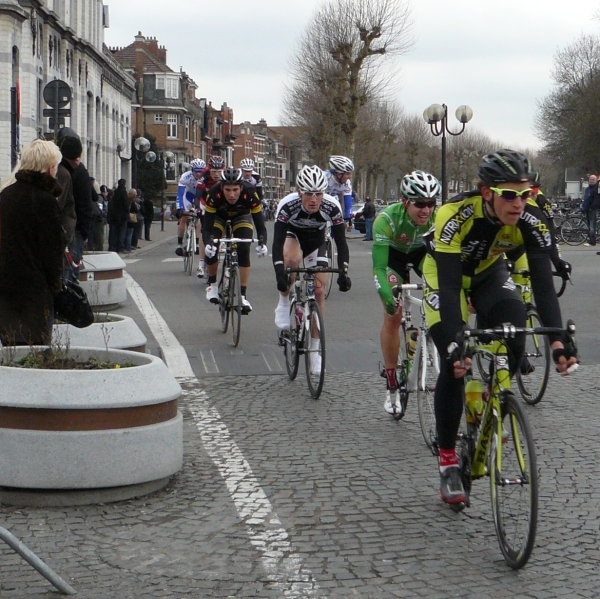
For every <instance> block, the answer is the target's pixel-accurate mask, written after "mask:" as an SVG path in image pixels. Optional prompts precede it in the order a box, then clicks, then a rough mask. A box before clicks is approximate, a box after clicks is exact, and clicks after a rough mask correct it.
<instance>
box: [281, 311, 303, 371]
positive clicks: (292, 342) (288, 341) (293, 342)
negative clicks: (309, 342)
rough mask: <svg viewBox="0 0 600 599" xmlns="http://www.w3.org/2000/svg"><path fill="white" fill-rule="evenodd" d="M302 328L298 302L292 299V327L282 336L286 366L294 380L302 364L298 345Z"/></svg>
mask: <svg viewBox="0 0 600 599" xmlns="http://www.w3.org/2000/svg"><path fill="white" fill-rule="evenodd" d="M301 330H302V329H301V328H300V326H299V325H297V324H296V302H295V301H294V300H292V302H291V303H290V329H289V331H283V332H282V336H283V340H284V346H283V351H284V353H285V367H286V370H287V373H288V376H289V377H290V381H293V380H294V379H295V378H296V375H297V374H298V365H299V364H300V353H299V352H298V345H299V342H300V339H299V336H300V334H301Z"/></svg>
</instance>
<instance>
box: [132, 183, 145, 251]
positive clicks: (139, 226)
mask: <svg viewBox="0 0 600 599" xmlns="http://www.w3.org/2000/svg"><path fill="white" fill-rule="evenodd" d="M135 192H136V197H135V204H136V206H137V208H138V211H137V222H136V223H135V226H134V227H133V237H132V239H131V246H132V248H133V249H135V250H139V249H140V245H139V243H138V241H139V240H140V239H141V238H142V235H143V234H144V211H143V208H142V202H143V200H142V192H141V190H139V189H136V190H135Z"/></svg>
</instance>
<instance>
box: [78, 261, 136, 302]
mask: <svg viewBox="0 0 600 599" xmlns="http://www.w3.org/2000/svg"><path fill="white" fill-rule="evenodd" d="M82 264H83V266H82V268H81V270H80V272H79V282H80V283H81V286H82V287H83V289H84V291H85V292H86V293H87V296H88V299H89V302H90V304H91V305H92V307H94V309H98V310H112V309H114V308H116V307H117V306H119V305H120V304H122V303H123V302H124V301H125V300H126V299H127V287H126V283H125V279H124V278H123V269H124V268H125V266H126V265H125V262H123V260H121V258H120V256H119V254H117V253H116V252H86V253H85V254H84V255H83V259H82Z"/></svg>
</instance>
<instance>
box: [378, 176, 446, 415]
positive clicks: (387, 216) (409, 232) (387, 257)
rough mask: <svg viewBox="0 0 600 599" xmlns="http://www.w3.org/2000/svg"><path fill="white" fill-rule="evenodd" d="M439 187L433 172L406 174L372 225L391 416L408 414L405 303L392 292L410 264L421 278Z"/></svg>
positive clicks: (388, 402)
mask: <svg viewBox="0 0 600 599" xmlns="http://www.w3.org/2000/svg"><path fill="white" fill-rule="evenodd" d="M440 191H441V187H440V184H439V182H438V180H437V179H436V178H435V177H434V176H433V175H430V174H429V173H425V172H423V171H414V172H412V173H410V174H408V175H405V176H404V178H403V179H402V184H401V187H400V194H401V196H402V201H401V202H398V203H397V204H392V205H391V206H389V207H388V208H386V209H385V210H383V211H382V212H380V213H379V215H378V216H377V218H376V219H375V222H374V223H373V240H374V241H373V274H374V275H375V286H376V287H377V293H378V294H379V297H380V298H381V301H382V302H383V308H384V311H383V325H382V327H381V334H380V339H381V353H382V355H383V365H384V371H383V372H382V376H385V379H386V397H385V403H384V409H385V411H386V412H387V413H388V414H391V415H394V414H396V415H398V414H400V415H401V416H402V415H403V414H402V404H401V402H400V390H399V385H398V381H397V379H396V367H397V364H398V351H399V349H400V332H399V329H400V325H401V323H402V305H400V303H399V302H398V301H397V300H396V298H395V297H394V296H393V294H392V287H393V286H395V285H398V284H402V283H404V282H406V281H407V280H408V277H409V270H408V269H409V265H412V268H413V270H414V271H415V272H416V273H417V274H418V275H419V276H421V270H420V267H421V263H422V262H423V258H425V254H426V248H425V242H424V240H423V235H424V234H425V233H426V232H427V231H428V230H429V229H430V228H431V226H432V225H433V219H434V213H435V207H436V198H437V197H438V196H439V194H440Z"/></svg>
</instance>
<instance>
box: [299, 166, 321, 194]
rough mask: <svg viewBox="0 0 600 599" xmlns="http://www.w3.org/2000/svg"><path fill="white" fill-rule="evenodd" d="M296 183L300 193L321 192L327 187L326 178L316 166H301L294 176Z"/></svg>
mask: <svg viewBox="0 0 600 599" xmlns="http://www.w3.org/2000/svg"><path fill="white" fill-rule="evenodd" d="M296 185H297V187H298V189H299V190H300V191H301V192H302V193H321V192H324V191H325V190H326V189H327V178H326V177H325V173H324V172H323V170H322V169H320V168H319V167H318V166H303V167H302V168H301V169H300V172H299V173H298V176H297V177H296Z"/></svg>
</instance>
